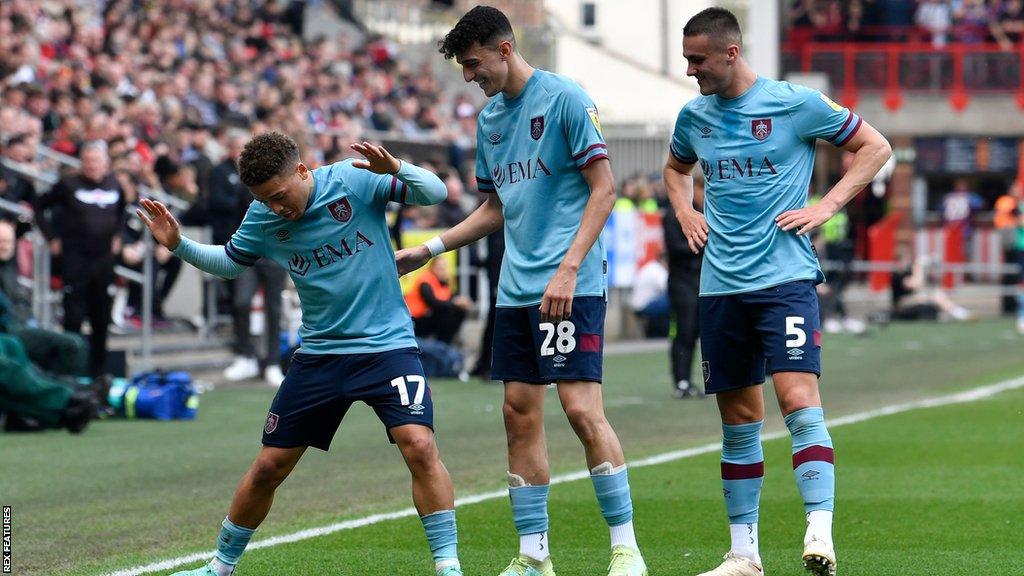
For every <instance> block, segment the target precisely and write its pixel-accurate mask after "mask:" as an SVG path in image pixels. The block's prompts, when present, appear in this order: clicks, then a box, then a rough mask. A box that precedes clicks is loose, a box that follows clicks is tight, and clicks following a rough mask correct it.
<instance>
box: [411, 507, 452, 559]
mask: <svg viewBox="0 0 1024 576" xmlns="http://www.w3.org/2000/svg"><path fill="white" fill-rule="evenodd" d="M420 521H422V522H423V529H424V530H425V531H426V533H427V544H429V545H430V552H431V554H433V555H434V563H435V564H437V563H442V562H444V561H446V560H449V561H450V560H455V564H451V563H449V565H457V563H458V559H459V552H458V545H459V536H458V530H457V529H456V525H455V510H442V511H440V512H434V513H433V514H427V515H426V516H420Z"/></svg>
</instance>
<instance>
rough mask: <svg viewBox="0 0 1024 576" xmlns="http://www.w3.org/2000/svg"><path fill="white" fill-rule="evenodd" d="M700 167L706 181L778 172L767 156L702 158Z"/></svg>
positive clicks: (751, 176) (768, 174) (770, 174)
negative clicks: (756, 157)
mask: <svg viewBox="0 0 1024 576" xmlns="http://www.w3.org/2000/svg"><path fill="white" fill-rule="evenodd" d="M700 167H701V170H702V171H703V172H704V178H705V179H707V181H708V182H712V181H714V180H732V179H735V178H760V177H761V176H772V175H775V174H778V173H779V171H778V170H777V169H776V168H775V164H773V163H772V161H771V160H770V159H768V157H767V156H764V157H763V158H761V159H760V160H757V159H755V158H750V157H747V158H718V159H714V160H704V159H703V158H702V159H701V161H700Z"/></svg>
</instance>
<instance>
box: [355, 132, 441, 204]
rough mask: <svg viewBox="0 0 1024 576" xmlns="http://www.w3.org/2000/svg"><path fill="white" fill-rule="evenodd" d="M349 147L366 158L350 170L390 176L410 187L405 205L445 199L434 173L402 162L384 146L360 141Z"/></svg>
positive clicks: (435, 202) (433, 202)
mask: <svg viewBox="0 0 1024 576" xmlns="http://www.w3.org/2000/svg"><path fill="white" fill-rule="evenodd" d="M351 148H352V149H353V150H355V151H356V152H359V153H360V154H362V155H363V156H365V157H366V160H365V161H362V160H357V161H356V162H353V163H352V166H353V167H355V168H362V169H363V170H369V171H370V172H373V173H375V174H391V175H393V176H395V177H396V178H398V179H399V180H401V181H402V182H404V183H405V185H406V186H408V187H409V193H408V194H407V195H406V198H405V200H404V201H405V202H406V203H407V204H415V205H417V206H430V205H431V204H437V203H439V202H443V201H444V199H445V198H447V197H448V188H447V187H446V186H445V185H444V182H442V181H441V179H440V178H438V177H437V175H436V174H434V173H433V172H431V171H429V170H424V169H423V168H420V167H419V166H416V165H414V164H410V163H408V162H402V161H401V160H399V159H397V158H395V157H394V156H392V155H391V153H390V152H388V151H387V149H385V148H384V147H383V146H377V145H374V144H370V143H369V142H363V143H362V144H358V143H357V144H352V146H351Z"/></svg>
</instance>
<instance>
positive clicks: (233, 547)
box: [216, 518, 256, 566]
mask: <svg viewBox="0 0 1024 576" xmlns="http://www.w3.org/2000/svg"><path fill="white" fill-rule="evenodd" d="M253 532H256V529H255V528H244V527H242V526H238V525H236V524H235V523H233V522H232V521H231V520H228V519H227V518H224V522H221V525H220V536H219V537H218V538H217V555H216V558H217V560H219V561H221V562H223V563H224V564H228V565H229V566H235V565H236V564H238V560H239V559H240V558H241V557H242V552H245V547H246V546H248V545H249V539H250V538H252V535H253Z"/></svg>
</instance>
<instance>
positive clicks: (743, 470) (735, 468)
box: [722, 462, 764, 480]
mask: <svg viewBox="0 0 1024 576" xmlns="http://www.w3.org/2000/svg"><path fill="white" fill-rule="evenodd" d="M762 476H764V462H758V463H757V464H730V463H728V462H722V480H749V479H751V478H760V477H762Z"/></svg>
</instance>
